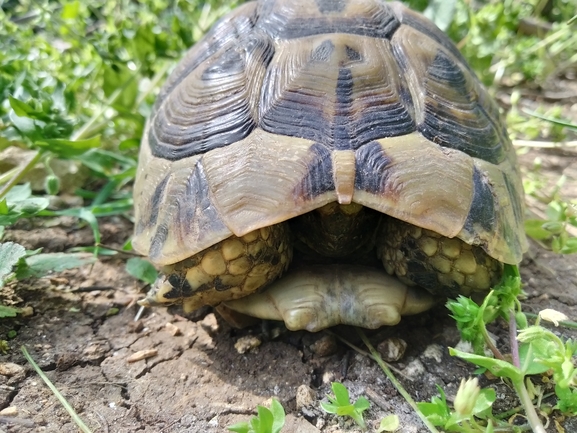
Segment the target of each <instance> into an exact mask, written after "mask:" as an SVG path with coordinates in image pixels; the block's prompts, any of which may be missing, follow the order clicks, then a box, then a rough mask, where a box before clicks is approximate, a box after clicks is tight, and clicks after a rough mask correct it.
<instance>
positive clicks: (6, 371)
mask: <svg viewBox="0 0 577 433" xmlns="http://www.w3.org/2000/svg"><path fill="white" fill-rule="evenodd" d="M21 374H24V367H22V366H20V365H18V364H14V363H13V362H2V363H0V375H2V376H8V377H12V376H18V375H21Z"/></svg>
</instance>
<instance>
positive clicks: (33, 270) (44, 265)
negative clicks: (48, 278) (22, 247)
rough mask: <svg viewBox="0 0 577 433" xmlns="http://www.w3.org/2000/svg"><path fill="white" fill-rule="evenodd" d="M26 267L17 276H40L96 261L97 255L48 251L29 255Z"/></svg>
mask: <svg viewBox="0 0 577 433" xmlns="http://www.w3.org/2000/svg"><path fill="white" fill-rule="evenodd" d="M25 262H26V265H27V266H26V267H24V268H20V267H19V269H18V270H17V271H16V278H18V279H19V280H21V279H23V278H30V277H34V278H40V277H42V276H44V275H47V274H49V273H50V272H62V271H64V270H66V269H72V268H78V267H80V266H84V265H88V264H92V263H94V262H96V257H94V256H93V255H92V254H86V253H46V254H36V255H34V256H30V257H27V258H26V260H25Z"/></svg>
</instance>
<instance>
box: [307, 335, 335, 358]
mask: <svg viewBox="0 0 577 433" xmlns="http://www.w3.org/2000/svg"><path fill="white" fill-rule="evenodd" d="M337 348H338V346H337V340H336V339H335V337H333V336H332V335H324V336H322V337H321V338H319V339H318V340H317V341H315V342H314V343H313V344H311V350H312V352H313V353H314V354H315V355H318V356H330V355H333V354H334V353H336V351H337Z"/></svg>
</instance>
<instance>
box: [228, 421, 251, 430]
mask: <svg viewBox="0 0 577 433" xmlns="http://www.w3.org/2000/svg"><path fill="white" fill-rule="evenodd" d="M249 428H250V426H249V425H248V423H247V422H237V423H236V424H233V425H229V426H228V427H227V429H228V430H229V431H233V432H236V433H249Z"/></svg>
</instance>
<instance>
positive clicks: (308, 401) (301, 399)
mask: <svg viewBox="0 0 577 433" xmlns="http://www.w3.org/2000/svg"><path fill="white" fill-rule="evenodd" d="M315 400H316V393H315V392H314V391H313V390H312V389H311V387H310V386H307V385H304V384H303V385H301V386H299V387H298V388H297V395H296V403H297V410H298V411H300V410H301V409H302V408H303V407H307V406H311V405H312V404H313V403H314V402H315Z"/></svg>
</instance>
